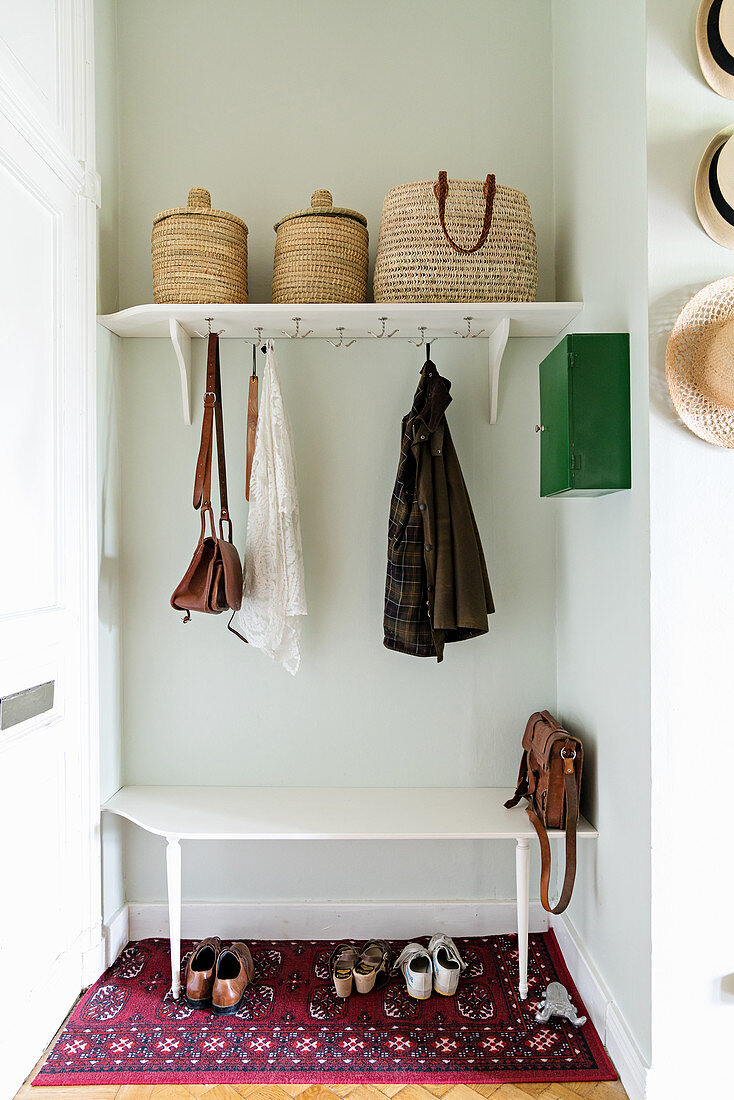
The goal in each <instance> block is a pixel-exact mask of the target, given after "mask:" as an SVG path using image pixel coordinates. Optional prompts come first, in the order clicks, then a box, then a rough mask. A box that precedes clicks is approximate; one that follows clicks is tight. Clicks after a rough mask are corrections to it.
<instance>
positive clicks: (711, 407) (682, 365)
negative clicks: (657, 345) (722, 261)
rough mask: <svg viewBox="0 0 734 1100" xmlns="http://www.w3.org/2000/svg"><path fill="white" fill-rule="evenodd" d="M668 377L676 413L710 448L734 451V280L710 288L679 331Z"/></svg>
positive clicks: (671, 344)
mask: <svg viewBox="0 0 734 1100" xmlns="http://www.w3.org/2000/svg"><path fill="white" fill-rule="evenodd" d="M665 375H666V378H667V382H668V389H669V390H670V396H671V397H672V399H673V404H674V405H675V408H676V411H677V412H678V415H679V416H680V418H681V420H682V421H683V423H684V424H685V425H686V427H688V428H690V430H691V431H692V432H695V434H696V435H697V436H700V438H701V439H705V440H706V442H707V443H713V444H714V445H715V446H717V447H728V448H734V276H731V275H730V276H728V277H727V278H726V279H719V280H718V282H715V283H709V285H708V286H705V287H704V288H703V290H700V291H699V292H698V294H696V295H695V297H693V298H691V300H690V302H688V303H687V304H686V305H685V306H684V307H683V309H682V310H681V312H680V314H679V315H678V319H677V321H676V322H675V325H674V326H673V330H672V332H671V333H670V337H669V339H668V347H667V350H666V353H665Z"/></svg>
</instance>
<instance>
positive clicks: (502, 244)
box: [374, 172, 538, 302]
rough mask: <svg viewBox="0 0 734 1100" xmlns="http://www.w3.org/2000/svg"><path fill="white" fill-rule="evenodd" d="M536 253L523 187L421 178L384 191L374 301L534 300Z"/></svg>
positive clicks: (490, 178) (487, 181)
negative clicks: (519, 188)
mask: <svg viewBox="0 0 734 1100" xmlns="http://www.w3.org/2000/svg"><path fill="white" fill-rule="evenodd" d="M537 288H538V256H537V248H536V243H535V229H534V228H533V219H532V217H531V214H530V204H529V202H528V200H527V196H525V195H524V194H523V193H522V191H517V190H515V188H514V187H504V186H502V185H500V184H497V182H496V180H495V177H494V176H493V175H489V176H487V178H486V179H485V180H452V181H451V184H450V185H449V182H448V180H447V178H446V173H445V172H440V173H439V177H438V182H435V181H434V180H422V181H421V182H418V183H404V184H402V185H401V186H399V187H393V188H392V189H391V190H390V191H388V193H387V195H386V196H385V202H384V205H383V208H382V221H381V223H380V238H379V241H378V244H377V260H376V262H375V276H374V295H375V301H376V302H534V301H535V295H536V292H537Z"/></svg>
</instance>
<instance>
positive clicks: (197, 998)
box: [186, 936, 222, 1008]
mask: <svg viewBox="0 0 734 1100" xmlns="http://www.w3.org/2000/svg"><path fill="white" fill-rule="evenodd" d="M221 950H222V941H221V940H220V938H219V936H210V937H209V938H208V939H206V940H202V941H201V943H197V945H196V947H195V948H194V950H193V951H192V952H191V955H190V956H189V961H188V963H187V964H186V1004H187V1005H188V1006H189V1008H208V1007H209V1005H210V1004H211V1003H212V988H213V987H214V972H215V970H216V968H217V960H218V958H219V953H220V951H221Z"/></svg>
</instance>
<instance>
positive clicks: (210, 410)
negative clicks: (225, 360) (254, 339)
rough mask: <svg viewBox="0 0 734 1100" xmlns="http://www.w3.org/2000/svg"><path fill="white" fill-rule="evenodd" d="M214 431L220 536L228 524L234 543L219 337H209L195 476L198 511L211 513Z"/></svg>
mask: <svg viewBox="0 0 734 1100" xmlns="http://www.w3.org/2000/svg"><path fill="white" fill-rule="evenodd" d="M213 430H215V431H216V437H217V464H218V468H219V504H220V512H219V535H220V537H221V538H224V537H225V535H224V530H223V527H224V524H225V523H228V524H229V532H228V534H227V536H226V537H227V541H228V542H231V541H232V520H231V519H230V516H229V501H228V498H227V460H226V456H225V451H224V417H223V414H222V379H221V370H220V365H219V336H218V334H217V333H216V332H211V333H210V334H209V345H208V348H207V357H206V389H205V392H204V416H203V418H202V421H201V444H200V446H199V457H198V459H197V461H196V474H195V475H194V508H203V509H207V508H208V509H209V510H211V492H212V447H213Z"/></svg>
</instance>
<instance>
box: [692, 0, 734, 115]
mask: <svg viewBox="0 0 734 1100" xmlns="http://www.w3.org/2000/svg"><path fill="white" fill-rule="evenodd" d="M696 47H697V49H698V60H699V61H700V62H701V72H702V73H703V75H704V77H705V79H706V82H707V84H709V85H710V86H711V87H712V88H713V89H714V91H715V92H717V93H718V94H719V95H721V96H724V98H725V99H734V0H702V2H701V6H700V8H699V9H698V18H697V20H696Z"/></svg>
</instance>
